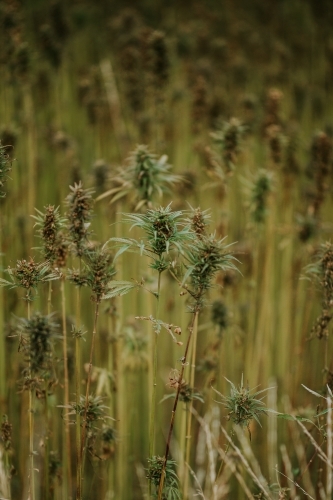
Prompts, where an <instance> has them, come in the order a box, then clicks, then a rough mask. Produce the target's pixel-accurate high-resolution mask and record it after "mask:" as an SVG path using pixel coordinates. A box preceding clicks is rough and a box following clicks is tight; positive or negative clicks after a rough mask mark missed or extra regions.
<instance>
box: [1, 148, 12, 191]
mask: <svg viewBox="0 0 333 500" xmlns="http://www.w3.org/2000/svg"><path fill="white" fill-rule="evenodd" d="M6 149H7V147H6V146H2V145H1V142H0V198H4V197H5V196H6V192H5V191H4V190H3V187H4V185H5V183H6V181H7V179H8V172H10V171H11V165H12V164H11V160H10V157H9V155H8V153H7V151H6Z"/></svg>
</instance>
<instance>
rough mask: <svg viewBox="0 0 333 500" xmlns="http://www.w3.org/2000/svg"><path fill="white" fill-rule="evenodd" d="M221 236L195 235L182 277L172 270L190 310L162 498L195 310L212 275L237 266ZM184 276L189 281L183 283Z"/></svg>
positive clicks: (198, 310) (195, 314)
mask: <svg viewBox="0 0 333 500" xmlns="http://www.w3.org/2000/svg"><path fill="white" fill-rule="evenodd" d="M224 239H225V238H223V239H221V240H217V239H216V238H215V235H214V234H212V235H208V236H207V235H205V234H204V235H203V234H200V238H197V240H196V241H195V242H194V243H192V244H189V245H188V248H187V250H186V254H185V267H186V272H185V274H184V277H183V279H182V280H179V279H178V278H177V277H176V276H175V275H174V274H173V275H174V276H175V277H176V279H177V281H178V283H179V284H180V286H181V287H183V289H184V290H185V291H186V292H187V293H188V294H189V295H190V298H191V302H190V305H189V307H190V312H191V313H192V317H191V320H190V324H189V327H188V330H189V334H188V337H187V342H186V346H185V352H184V355H183V357H182V358H181V369H180V371H179V378H178V381H177V391H176V396H175V401H174V405H173V409H172V413H171V421H170V427H169V433H168V437H167V442H166V448H165V454H164V465H163V469H162V474H161V479H160V483H159V488H158V500H162V495H163V486H164V480H165V470H166V466H167V462H168V457H169V452H170V443H171V436H172V432H173V427H174V421H175V415H176V410H177V406H178V401H179V399H180V394H181V390H182V388H184V384H185V383H186V381H185V380H184V371H185V366H186V365H187V360H188V356H189V347H190V343H191V339H192V336H193V333H194V331H195V330H196V325H197V321H198V315H199V312H200V311H201V309H202V308H203V307H204V305H205V295H206V294H207V292H208V291H209V290H210V289H211V288H212V286H213V279H214V277H215V276H216V274H217V273H218V272H221V271H223V272H225V271H228V270H237V267H236V265H235V263H234V261H235V260H237V259H236V258H235V257H234V256H233V255H232V254H231V253H230V252H229V247H230V246H231V245H225V244H224ZM188 280H189V283H187V281H188ZM192 364H194V363H192ZM188 446H189V445H188ZM187 453H188V452H187Z"/></svg>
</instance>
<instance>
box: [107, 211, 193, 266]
mask: <svg viewBox="0 0 333 500" xmlns="http://www.w3.org/2000/svg"><path fill="white" fill-rule="evenodd" d="M124 222H126V223H128V224H132V226H131V227H138V228H140V229H141V230H142V231H143V232H144V234H145V240H144V241H140V242H139V241H137V240H134V239H126V238H112V239H111V240H110V241H113V242H115V243H117V244H119V245H121V246H120V250H119V251H118V252H117V254H116V256H118V255H119V254H120V253H123V252H124V251H126V250H131V249H133V248H135V249H138V250H139V251H140V253H141V254H145V255H147V256H148V257H150V258H151V259H152V260H153V262H152V264H151V267H152V268H153V269H155V270H157V271H159V272H163V271H165V270H166V269H167V268H168V267H169V262H168V260H167V256H169V254H170V252H171V251H172V250H176V251H177V252H179V253H183V252H184V248H185V245H186V244H187V243H188V242H189V241H191V240H193V238H194V233H193V231H192V230H191V227H190V224H189V223H188V222H187V220H186V219H184V216H183V212H182V211H176V212H172V211H171V204H169V205H168V206H167V207H160V208H158V209H149V210H147V212H146V213H145V214H125V217H124Z"/></svg>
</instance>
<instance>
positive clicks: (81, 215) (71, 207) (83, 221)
mask: <svg viewBox="0 0 333 500" xmlns="http://www.w3.org/2000/svg"><path fill="white" fill-rule="evenodd" d="M70 190H71V193H70V194H69V195H68V196H67V198H66V202H67V206H68V212H67V219H68V236H69V240H70V242H71V245H72V248H73V250H74V252H75V254H76V255H77V256H78V257H82V256H83V255H84V253H85V251H86V244H87V239H88V236H89V234H90V233H89V226H90V220H91V211H92V204H93V200H92V194H93V192H94V191H93V190H92V189H83V186H82V183H81V182H79V183H78V184H76V183H75V184H74V186H70Z"/></svg>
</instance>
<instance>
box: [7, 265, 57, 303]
mask: <svg viewBox="0 0 333 500" xmlns="http://www.w3.org/2000/svg"><path fill="white" fill-rule="evenodd" d="M6 271H7V272H8V274H9V275H10V278H11V281H8V280H4V279H2V278H0V286H10V287H11V288H16V287H20V288H23V289H25V290H26V297H25V298H26V300H28V301H31V300H32V299H33V296H32V291H35V292H36V291H37V286H38V285H39V284H40V283H45V282H47V281H52V280H56V279H59V273H58V272H56V271H52V270H51V269H50V266H49V263H48V262H40V263H36V262H35V261H34V259H32V258H30V259H29V260H25V259H22V260H18V261H17V263H16V267H14V268H11V267H8V269H6Z"/></svg>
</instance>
